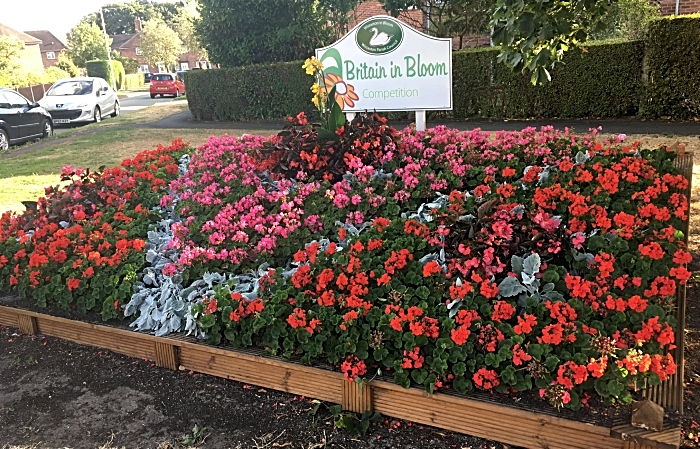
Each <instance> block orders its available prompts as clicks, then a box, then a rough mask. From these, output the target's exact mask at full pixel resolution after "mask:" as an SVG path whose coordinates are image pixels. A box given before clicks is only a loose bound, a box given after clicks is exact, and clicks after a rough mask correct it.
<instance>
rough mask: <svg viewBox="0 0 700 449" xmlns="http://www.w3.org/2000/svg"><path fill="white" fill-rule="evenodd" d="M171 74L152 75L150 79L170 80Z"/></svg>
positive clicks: (171, 78)
mask: <svg viewBox="0 0 700 449" xmlns="http://www.w3.org/2000/svg"><path fill="white" fill-rule="evenodd" d="M172 80H173V76H172V75H153V76H152V77H151V81H172Z"/></svg>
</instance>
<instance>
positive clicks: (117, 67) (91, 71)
mask: <svg viewBox="0 0 700 449" xmlns="http://www.w3.org/2000/svg"><path fill="white" fill-rule="evenodd" d="M85 66H86V68H87V74H88V76H94V77H97V78H102V79H104V80H106V81H107V83H108V84H109V85H110V86H111V87H114V86H115V85H116V89H117V90H121V89H122V88H123V86H124V76H125V74H124V67H123V66H122V63H121V62H119V61H112V70H111V71H110V69H109V61H103V60H99V59H98V60H95V61H88V62H87V63H86V64H85Z"/></svg>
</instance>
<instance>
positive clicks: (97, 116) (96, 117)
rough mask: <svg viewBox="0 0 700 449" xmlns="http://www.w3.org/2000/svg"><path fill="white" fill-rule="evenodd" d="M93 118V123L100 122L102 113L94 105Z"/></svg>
mask: <svg viewBox="0 0 700 449" xmlns="http://www.w3.org/2000/svg"><path fill="white" fill-rule="evenodd" d="M92 117H93V120H94V121H95V123H100V122H101V121H102V113H101V112H100V108H99V107H97V106H95V111H94V112H93V113H92Z"/></svg>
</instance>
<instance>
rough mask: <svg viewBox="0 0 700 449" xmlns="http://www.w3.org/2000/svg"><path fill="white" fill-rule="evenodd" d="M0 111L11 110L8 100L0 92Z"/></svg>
mask: <svg viewBox="0 0 700 449" xmlns="http://www.w3.org/2000/svg"><path fill="white" fill-rule="evenodd" d="M0 109H12V105H11V104H10V100H8V99H7V98H5V94H4V93H3V92H0Z"/></svg>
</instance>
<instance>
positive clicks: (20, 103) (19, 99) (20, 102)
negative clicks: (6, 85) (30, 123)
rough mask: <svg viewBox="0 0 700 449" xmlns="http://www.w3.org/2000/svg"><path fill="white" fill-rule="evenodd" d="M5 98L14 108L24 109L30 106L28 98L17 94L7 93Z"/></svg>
mask: <svg viewBox="0 0 700 449" xmlns="http://www.w3.org/2000/svg"><path fill="white" fill-rule="evenodd" d="M5 98H7V100H8V101H9V102H10V104H11V105H12V108H24V107H26V106H29V102H28V101H27V99H26V98H24V97H23V96H21V95H20V94H18V93H15V92H5Z"/></svg>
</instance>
